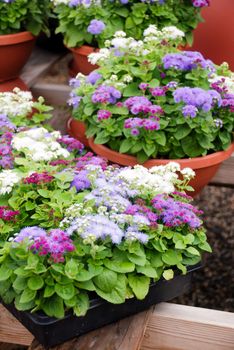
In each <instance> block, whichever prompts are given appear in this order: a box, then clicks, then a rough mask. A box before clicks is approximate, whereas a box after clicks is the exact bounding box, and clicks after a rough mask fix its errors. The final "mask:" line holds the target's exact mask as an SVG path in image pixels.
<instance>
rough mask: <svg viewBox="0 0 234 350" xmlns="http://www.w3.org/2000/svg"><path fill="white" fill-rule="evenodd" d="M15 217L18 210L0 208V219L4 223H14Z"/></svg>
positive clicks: (5, 207)
mask: <svg viewBox="0 0 234 350" xmlns="http://www.w3.org/2000/svg"><path fill="white" fill-rule="evenodd" d="M17 215H19V211H18V210H11V209H10V208H9V207H7V206H0V219H2V220H4V221H15V219H16V216H17Z"/></svg>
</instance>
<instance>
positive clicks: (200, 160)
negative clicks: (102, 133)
mask: <svg viewBox="0 0 234 350" xmlns="http://www.w3.org/2000/svg"><path fill="white" fill-rule="evenodd" d="M89 147H90V148H91V149H92V150H93V151H94V152H95V153H96V154H98V155H99V156H102V157H105V158H107V159H108V160H109V161H111V162H113V163H117V164H120V165H124V166H134V165H136V164H139V162H138V161H137V158H136V157H133V156H130V155H128V154H122V153H118V152H115V151H113V150H111V149H109V148H108V147H106V146H104V145H99V144H95V143H94V140H93V139H92V138H90V139H89ZM233 152H234V143H233V144H231V146H230V147H229V148H228V149H227V150H226V151H220V152H215V153H213V154H210V155H208V156H205V157H197V158H187V159H150V160H148V161H146V162H145V163H144V164H143V165H144V166H145V167H146V168H151V167H153V166H156V165H165V164H167V163H169V162H170V161H174V162H178V163H179V164H180V166H181V168H182V169H183V168H187V167H189V168H192V169H193V170H194V171H195V173H196V176H195V178H194V179H193V180H191V181H190V185H191V186H192V187H193V188H194V190H195V191H194V192H189V194H190V195H191V196H192V197H194V196H196V195H197V194H198V193H199V192H200V191H201V190H202V189H203V188H204V187H205V186H206V185H207V184H208V183H209V181H210V180H211V179H212V177H213V176H214V175H215V174H216V172H217V170H218V169H219V166H220V165H221V163H222V162H223V161H224V160H226V159H228V158H229V157H230V156H231V154H232V153H233Z"/></svg>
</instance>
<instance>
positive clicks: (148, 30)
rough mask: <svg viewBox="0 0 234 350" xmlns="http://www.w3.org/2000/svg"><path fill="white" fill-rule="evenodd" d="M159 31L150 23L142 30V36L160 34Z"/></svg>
mask: <svg viewBox="0 0 234 350" xmlns="http://www.w3.org/2000/svg"><path fill="white" fill-rule="evenodd" d="M160 34H161V32H160V31H159V30H158V28H157V26H155V25H153V24H150V25H149V27H148V28H146V29H145V30H144V32H143V35H144V36H155V37H157V36H158V35H160Z"/></svg>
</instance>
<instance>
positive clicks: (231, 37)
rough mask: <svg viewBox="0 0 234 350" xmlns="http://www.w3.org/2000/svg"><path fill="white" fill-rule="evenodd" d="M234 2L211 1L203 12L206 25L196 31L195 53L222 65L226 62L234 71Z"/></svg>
mask: <svg viewBox="0 0 234 350" xmlns="http://www.w3.org/2000/svg"><path fill="white" fill-rule="evenodd" d="M233 14H234V1H233V0H222V1H221V0H211V3H210V6H209V7H205V8H204V9H203V10H202V17H203V18H204V20H205V22H204V23H199V25H198V27H197V29H196V30H195V31H194V44H193V46H192V48H191V50H193V51H201V53H202V54H203V55H204V56H205V57H206V58H209V59H211V60H212V61H214V62H215V63H216V64H221V63H222V62H224V61H226V62H228V63H229V65H230V68H231V70H234V55H233V50H234V22H233Z"/></svg>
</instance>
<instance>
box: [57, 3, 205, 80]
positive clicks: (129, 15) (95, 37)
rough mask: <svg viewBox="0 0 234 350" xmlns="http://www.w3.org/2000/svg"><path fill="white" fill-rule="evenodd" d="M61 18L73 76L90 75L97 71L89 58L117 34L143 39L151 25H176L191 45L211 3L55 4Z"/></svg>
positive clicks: (60, 27) (60, 30)
mask: <svg viewBox="0 0 234 350" xmlns="http://www.w3.org/2000/svg"><path fill="white" fill-rule="evenodd" d="M52 2H53V4H54V11H55V13H56V14H57V15H58V19H59V26H58V29H57V32H58V33H62V34H63V35H64V42H65V45H67V47H69V48H70V49H71V50H72V52H73V56H74V61H73V63H72V67H71V73H72V72H73V74H76V73H78V72H81V73H83V74H88V73H90V71H91V70H93V69H95V67H93V66H92V65H90V64H88V62H87V55H88V54H89V53H91V52H92V51H93V50H97V49H98V48H101V47H103V46H104V42H105V40H107V39H110V38H111V37H112V36H113V34H114V33H115V32H116V31H117V30H124V31H125V32H126V33H127V35H129V36H132V37H134V38H135V39H141V38H142V34H143V31H144V30H145V29H146V28H147V27H148V26H149V25H150V24H154V25H157V27H158V28H159V29H161V28H163V27H165V26H169V25H176V26H178V27H179V28H180V29H181V30H183V31H184V32H185V33H186V35H185V39H184V41H183V43H184V44H185V43H190V44H191V42H192V31H193V30H194V29H195V28H196V26H197V24H198V23H199V22H200V21H201V20H202V18H201V15H200V11H201V8H202V7H204V6H208V5H209V1H208V0H202V1H196V0H182V1H181V0H164V1H162V0H156V1H140V0H138V1H132V0H130V1H128V0H127V1H125V0H123V1H122V0H114V1H110V0H101V1H97V0H89V1H83V0H82V1H77V0H52Z"/></svg>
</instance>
